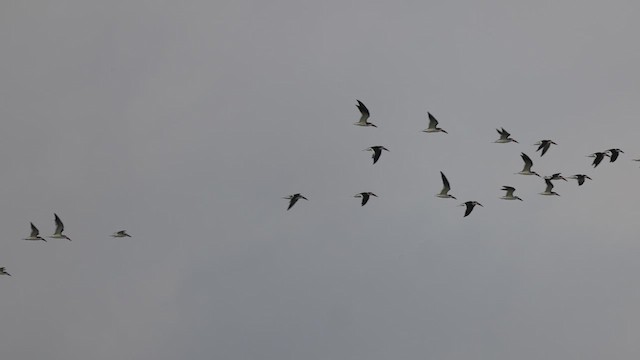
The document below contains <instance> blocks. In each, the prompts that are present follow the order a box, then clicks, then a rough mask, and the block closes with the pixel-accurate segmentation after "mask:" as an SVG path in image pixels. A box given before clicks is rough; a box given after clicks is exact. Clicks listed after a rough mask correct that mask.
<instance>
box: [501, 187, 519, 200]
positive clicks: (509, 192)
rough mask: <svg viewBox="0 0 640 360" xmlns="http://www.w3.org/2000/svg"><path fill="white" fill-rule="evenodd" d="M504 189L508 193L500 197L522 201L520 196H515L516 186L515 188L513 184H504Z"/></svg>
mask: <svg viewBox="0 0 640 360" xmlns="http://www.w3.org/2000/svg"><path fill="white" fill-rule="evenodd" d="M502 190H503V191H506V192H507V193H506V194H505V195H504V196H501V197H500V199H504V200H520V201H522V199H520V198H519V197H517V196H513V192H514V191H516V188H514V187H513V186H503V187H502Z"/></svg>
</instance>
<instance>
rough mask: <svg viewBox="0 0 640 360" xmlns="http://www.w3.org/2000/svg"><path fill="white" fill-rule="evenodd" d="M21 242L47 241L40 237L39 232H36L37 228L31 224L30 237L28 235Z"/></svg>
mask: <svg viewBox="0 0 640 360" xmlns="http://www.w3.org/2000/svg"><path fill="white" fill-rule="evenodd" d="M23 240H42V241H45V242H46V241H47V240H45V238H43V237H42V236H40V230H38V228H37V227H36V226H35V225H33V223H31V235H29V237H28V238H24V239H23Z"/></svg>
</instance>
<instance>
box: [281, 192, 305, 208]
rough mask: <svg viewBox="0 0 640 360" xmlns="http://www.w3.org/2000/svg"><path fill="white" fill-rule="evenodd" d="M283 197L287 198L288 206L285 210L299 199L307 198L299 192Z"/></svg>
mask: <svg viewBox="0 0 640 360" xmlns="http://www.w3.org/2000/svg"><path fill="white" fill-rule="evenodd" d="M283 199H287V200H289V207H288V208H287V210H289V209H291V208H292V207H293V205H295V204H296V203H297V202H298V200H300V199H305V200H309V199H307V198H306V197H304V196H302V195H301V194H300V193H297V194H293V195H289V196H287V197H284V198H283Z"/></svg>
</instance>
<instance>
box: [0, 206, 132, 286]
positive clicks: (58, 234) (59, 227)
mask: <svg viewBox="0 0 640 360" xmlns="http://www.w3.org/2000/svg"><path fill="white" fill-rule="evenodd" d="M53 216H54V219H53V221H54V222H55V224H56V230H55V231H54V233H53V235H50V236H49V238H51V239H67V240H69V241H71V239H70V238H69V237H68V236H67V235H65V234H63V233H62V232H63V231H64V224H63V223H62V220H60V217H59V216H58V214H56V213H54V214H53ZM111 237H116V238H124V237H131V235H129V234H127V231H126V230H120V231H116V232H114V233H113V234H112V235H111ZM22 240H30V241H44V242H46V241H47V239H45V238H43V237H42V236H40V230H38V228H37V227H36V226H35V225H34V224H33V223H31V234H30V235H29V237H26V238H24V239H22ZM0 275H7V276H11V274H9V273H8V272H7V270H6V268H5V267H0Z"/></svg>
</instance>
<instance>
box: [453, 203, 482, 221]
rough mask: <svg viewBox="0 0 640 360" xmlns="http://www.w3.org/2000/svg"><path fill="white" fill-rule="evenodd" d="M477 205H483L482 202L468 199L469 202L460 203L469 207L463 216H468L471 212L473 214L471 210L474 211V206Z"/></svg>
mask: <svg viewBox="0 0 640 360" xmlns="http://www.w3.org/2000/svg"><path fill="white" fill-rule="evenodd" d="M476 205H480V206H482V204H480V203H479V202H477V201H467V202H464V203H462V204H460V205H458V206H466V207H467V209H466V210H465V211H464V216H463V217H467V216H469V214H471V211H473V208H474V207H475V206H476ZM482 207H484V206H482Z"/></svg>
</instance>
